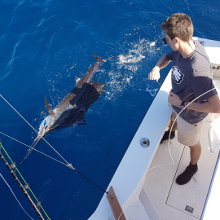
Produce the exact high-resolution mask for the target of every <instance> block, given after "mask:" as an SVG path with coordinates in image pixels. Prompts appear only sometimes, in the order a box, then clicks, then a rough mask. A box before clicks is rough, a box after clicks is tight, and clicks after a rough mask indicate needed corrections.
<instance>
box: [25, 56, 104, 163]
mask: <svg viewBox="0 0 220 220" xmlns="http://www.w3.org/2000/svg"><path fill="white" fill-rule="evenodd" d="M93 57H94V58H95V59H96V62H95V63H94V64H93V65H92V66H90V67H89V69H88V71H87V73H86V74H85V75H84V76H83V78H81V79H80V80H78V83H77V84H76V86H75V87H74V88H73V90H72V91H71V92H70V93H69V94H68V95H67V96H66V97H65V98H64V99H63V100H62V101H61V103H60V104H58V106H56V107H55V109H53V110H52V108H51V107H50V105H49V104H48V102H47V96H45V105H46V109H47V111H48V113H49V115H48V116H47V117H46V118H45V119H44V120H43V121H42V122H41V124H40V127H39V131H38V135H37V137H36V138H35V140H34V142H33V144H32V147H31V149H30V150H29V152H28V154H27V155H26V156H25V157H24V159H23V160H22V162H23V161H24V160H25V159H26V158H27V157H28V155H29V154H30V153H31V152H32V151H33V149H34V148H35V147H36V145H37V144H38V143H39V141H40V140H41V139H42V138H43V137H45V136H46V135H47V134H48V133H49V132H51V131H52V130H54V129H56V128H58V127H68V126H71V125H73V124H76V125H77V124H85V118H84V116H85V114H86V112H87V111H88V109H89V107H91V106H92V104H93V103H94V102H95V101H96V100H97V99H98V98H99V96H100V95H101V94H102V92H103V91H104V88H105V85H104V84H101V83H100V82H93V81H92V79H93V77H94V75H95V73H96V72H97V71H98V70H99V69H100V65H101V64H102V63H103V61H104V60H103V59H102V58H101V57H99V56H96V55H93ZM22 162H21V163H22Z"/></svg>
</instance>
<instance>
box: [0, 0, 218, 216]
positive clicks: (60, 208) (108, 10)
mask: <svg viewBox="0 0 220 220" xmlns="http://www.w3.org/2000/svg"><path fill="white" fill-rule="evenodd" d="M0 7H1V14H0V18H1V19H0V27H1V36H0V45H1V50H0V58H1V59H0V60H1V62H0V66H1V72H0V94H2V96H3V97H5V98H6V99H7V100H8V102H10V103H11V104H12V105H13V107H14V108H15V109H16V110H17V111H18V112H20V114H21V115H22V116H23V117H24V118H25V119H26V120H27V121H28V122H29V123H30V124H31V125H32V126H33V127H34V128H35V129H36V130H38V127H39V125H40V123H41V121H42V120H43V119H44V117H45V116H46V115H47V111H46V108H45V104H44V97H45V94H47V97H48V101H49V103H50V104H51V105H52V107H53V108H54V107H55V106H56V105H57V104H58V103H59V102H60V101H61V100H62V99H63V98H64V97H65V96H66V95H67V94H68V92H70V91H71V90H72V88H73V87H74V86H75V85H76V82H75V76H77V77H80V78H81V77H83V75H84V74H85V73H86V72H87V70H88V68H89V67H90V66H91V65H92V64H93V63H94V62H95V59H94V58H93V57H92V56H91V54H96V55H98V56H100V57H102V58H108V57H111V56H118V55H120V56H119V57H116V58H114V59H112V60H109V61H107V62H105V63H104V64H103V65H102V66H101V68H100V71H99V72H97V73H96V75H95V77H94V81H99V82H100V83H103V84H105V86H106V87H105V90H104V92H103V94H102V95H101V96H100V97H99V99H98V100H97V101H96V102H95V103H94V104H93V106H91V107H90V108H89V111H88V112H87V113H86V116H85V120H86V125H80V126H72V127H69V128H59V129H57V130H54V131H52V132H51V133H50V134H48V135H47V136H46V139H47V141H48V142H49V143H50V144H51V145H52V146H53V147H54V148H55V149H56V150H57V151H58V152H59V153H60V154H61V155H62V156H63V157H64V158H65V159H66V160H67V161H68V162H69V163H71V164H72V165H73V166H74V167H75V168H76V169H77V170H78V171H79V172H81V173H82V174H83V175H85V176H86V177H87V178H89V179H91V180H92V181H93V182H95V183H96V184H97V185H99V186H100V187H101V188H103V189H104V190H105V189H106V187H107V185H108V183H109V182H110V180H111V178H112V176H113V174H114V172H115V169H116V168H117V166H118V164H119V162H120V160H121V159H122V157H123V155H124V153H125V152H126V149H127V147H128V145H129V143H130V141H131V140H132V137H133V136H134V134H135V132H136V130H137V128H138V126H139V124H140V123H141V120H142V119H143V117H144V115H145V113H146V111H147V109H148V108H149V106H150V104H151V102H152V100H153V98H154V96H155V94H156V92H157V91H158V89H159V87H160V85H159V84H158V83H156V82H153V81H151V82H150V81H148V80H147V75H148V73H149V72H150V70H151V69H152V68H153V67H154V65H155V63H156V62H157V60H158V59H159V58H160V57H161V56H162V55H163V54H164V53H166V52H168V51H169V50H170V48H169V47H168V46H165V45H163V44H162V42H161V38H162V34H161V30H160V24H161V22H162V21H163V20H165V18H166V17H168V16H170V15H171V14H173V13H176V12H183V13H186V14H187V15H189V16H190V17H191V18H192V21H193V23H194V27H195V34H194V36H198V37H203V38H208V39H212V40H220V35H219V33H220V26H219V23H220V18H219V13H220V1H219V0H213V1H211V2H207V1H205V0H195V1H193V2H190V1H188V0H184V1H171V0H166V1H149V0H145V1H143V0H134V1H125V0H102V1H100V0H96V1H94V0H90V1H86V0H83V1H76V0H63V1H52V0H35V1H34V0H20V1H19V0H11V1H6V0H1V1H0ZM123 54H128V55H129V56H127V57H123V56H122V55H123ZM167 71H168V69H164V70H162V71H161V75H162V77H161V79H160V80H159V83H160V84H161V83H162V82H163V80H164V78H165V76H166V74H167ZM0 106H1V108H0V112H1V117H0V132H2V133H5V134H7V135H9V136H10V137H13V138H14V139H16V140H19V141H20V142H23V143H25V144H27V145H30V144H31V143H32V142H33V140H34V139H35V137H36V132H35V131H34V130H33V129H32V128H31V127H30V126H29V125H28V124H27V123H26V122H25V121H24V120H23V119H22V118H21V117H20V116H19V115H18V114H17V113H16V112H15V111H14V110H13V109H12V108H11V107H10V106H9V105H8V104H7V103H6V102H5V101H4V100H3V99H2V98H1V97H0ZM0 138H1V139H2V141H3V146H4V147H5V149H6V150H7V152H8V153H9V155H10V156H11V158H12V159H13V160H14V161H15V162H16V163H17V167H18V169H19V170H20V171H21V173H22V175H23V176H24V178H25V179H26V181H27V182H28V183H29V185H30V187H31V189H32V191H33V192H34V193H35V195H36V197H37V199H38V200H39V201H41V204H42V206H43V208H44V209H45V211H46V212H47V214H48V215H49V217H50V218H51V219H52V220H70V219H72V220H73V219H74V220H84V219H87V218H88V217H89V216H90V215H91V214H92V213H93V212H94V210H95V208H96V207H97V205H98V203H99V201H100V199H101V197H102V195H103V191H102V190H100V189H99V188H98V187H96V186H95V185H93V184H92V183H91V182H90V181H88V180H87V179H85V178H84V177H82V176H81V175H79V174H78V173H77V172H75V171H73V170H71V169H69V168H68V167H66V166H64V165H63V164H61V163H59V162H56V161H54V160H52V159H50V158H48V157H45V156H44V155H42V154H39V153H37V152H33V153H31V155H30V156H29V157H28V159H27V160H26V161H25V162H24V164H22V165H20V164H19V163H20V161H21V160H22V159H23V157H24V156H25V155H26V153H27V150H28V148H27V147H26V146H24V145H22V144H19V143H18V142H16V141H15V140H12V139H10V138H8V137H6V136H4V135H3V134H1V133H0ZM37 149H38V150H39V151H42V152H44V153H45V154H47V155H50V156H51V157H53V158H56V159H57V160H60V161H62V162H63V160H62V159H61V158H60V157H59V156H58V155H57V154H56V153H55V152H54V151H53V150H52V149H51V148H50V147H49V146H48V145H47V144H46V143H45V142H44V141H41V142H40V143H39V144H38V146H37ZM0 173H1V174H2V175H3V176H4V178H5V179H6V181H7V182H8V184H9V185H10V186H11V188H12V190H13V191H14V193H15V195H16V196H17V198H18V199H19V201H20V202H21V204H22V206H23V207H24V209H25V210H26V211H27V212H28V213H29V214H30V216H31V217H32V218H33V219H38V218H39V217H38V216H37V214H36V213H35V211H34V209H33V208H32V206H31V205H30V203H29V202H28V201H27V199H26V197H25V196H24V194H23V193H22V191H21V190H20V189H19V187H18V186H17V184H16V182H15V180H14V179H13V178H12V177H11V174H10V173H9V172H8V170H7V169H6V167H5V165H4V164H3V162H1V161H0ZM0 195H1V197H0V211H1V217H0V218H1V219H2V220H21V219H22V220H24V219H30V218H29V217H28V216H27V215H26V214H25V212H24V211H23V210H22V208H21V207H20V205H19V204H18V202H17V201H16V200H15V198H14V196H13V195H12V193H11V192H10V190H9V188H8V187H7V185H6V184H5V183H4V181H3V180H2V179H1V178H0ZM45 219H46V217H45Z"/></svg>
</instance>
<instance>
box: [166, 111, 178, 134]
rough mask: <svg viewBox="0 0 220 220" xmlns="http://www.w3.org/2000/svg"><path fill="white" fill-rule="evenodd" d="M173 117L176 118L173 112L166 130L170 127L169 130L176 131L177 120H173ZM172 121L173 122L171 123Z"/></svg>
mask: <svg viewBox="0 0 220 220" xmlns="http://www.w3.org/2000/svg"><path fill="white" fill-rule="evenodd" d="M175 119H176V114H175V113H174V112H173V113H172V115H171V117H170V123H169V125H168V131H170V130H171V128H172V130H171V131H176V130H177V120H176V121H175ZM174 121H175V122H174ZM173 122H174V124H173ZM172 126H173V127H172Z"/></svg>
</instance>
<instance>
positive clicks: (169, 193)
mask: <svg viewBox="0 0 220 220" xmlns="http://www.w3.org/2000/svg"><path fill="white" fill-rule="evenodd" d="M214 83H215V85H218V84H220V82H219V79H216V80H215V81H214ZM218 116H219V114H210V115H209V116H208V117H207V120H206V122H205V124H204V127H203V131H202V135H201V146H202V154H201V157H200V160H199V162H198V172H197V173H196V174H195V175H194V177H193V178H192V179H191V181H190V182H189V183H188V184H186V185H183V186H180V185H178V184H176V182H175V180H176V178H177V176H178V175H179V174H180V173H182V172H183V171H184V170H185V168H186V166H188V164H189V162H190V151H189V148H188V147H187V146H184V145H182V144H180V143H179V142H178V141H177V135H178V134H177V132H176V137H175V138H174V139H172V140H171V143H170V144H169V143H168V141H165V142H164V143H162V144H160V146H159V147H158V149H157V152H156V154H155V156H154V159H153V161H152V163H151V166H150V169H149V171H148V174H147V177H146V180H145V183H144V186H143V190H144V192H145V193H146V195H147V197H148V199H149V200H150V201H151V203H152V205H153V207H154V209H155V210H154V211H153V212H156V214H155V213H154V214H153V215H154V216H155V217H154V218H155V219H160V220H176V219H178V220H198V219H200V218H201V215H202V212H203V207H204V204H205V201H206V197H207V193H208V190H209V185H210V182H211V179H212V175H213V171H214V168H215V164H216V161H217V158H218V152H216V153H214V154H213V153H211V152H210V150H209V141H208V129H209V125H210V124H211V122H212V121H213V118H216V117H218ZM168 145H169V146H168ZM169 148H170V153H169ZM170 154H171V155H172V158H173V161H174V163H173V161H172V159H171V155H170ZM172 163H173V164H172ZM140 200H141V195H140ZM143 206H144V204H143ZM144 208H145V209H147V207H144ZM148 211H149V210H148ZM154 218H152V219H154Z"/></svg>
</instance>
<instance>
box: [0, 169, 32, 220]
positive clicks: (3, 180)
mask: <svg viewBox="0 0 220 220" xmlns="http://www.w3.org/2000/svg"><path fill="white" fill-rule="evenodd" d="M0 176H1V178H2V180H3V181H4V182H5V184H6V185H7V187H8V188H9V189H10V191H11V193H12V195H13V196H14V198H15V199H16V201H17V202H18V204H19V206H20V207H21V208H22V210H23V211H24V213H25V214H26V215H27V216H28V217H29V218H30V219H32V220H34V219H33V218H32V217H31V216H30V215H29V214H28V213H27V212H26V211H25V209H24V208H23V206H22V205H21V203H20V202H19V200H18V198H17V197H16V195H15V194H14V192H13V190H12V188H11V187H10V185H9V184H8V183H7V181H6V180H5V178H4V177H3V176H2V174H1V173H0Z"/></svg>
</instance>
